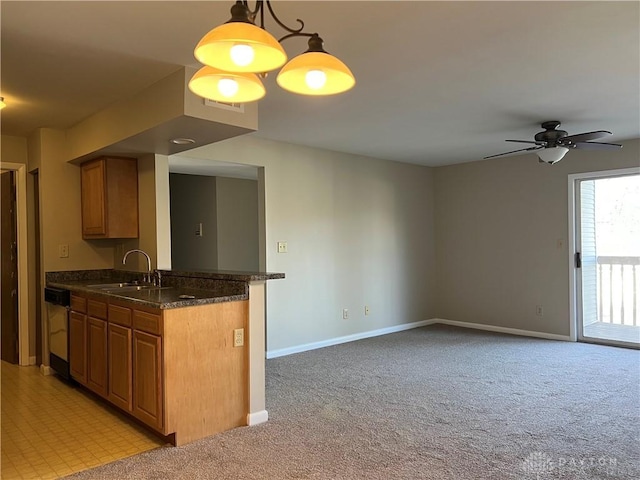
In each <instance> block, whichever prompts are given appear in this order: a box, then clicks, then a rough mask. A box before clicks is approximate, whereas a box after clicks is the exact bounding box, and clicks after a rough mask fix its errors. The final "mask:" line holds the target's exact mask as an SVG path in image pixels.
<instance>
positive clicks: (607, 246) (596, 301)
mask: <svg viewBox="0 0 640 480" xmlns="http://www.w3.org/2000/svg"><path fill="white" fill-rule="evenodd" d="M574 177H576V178H574V191H575V209H574V217H575V230H574V232H575V241H574V248H575V252H574V258H573V265H572V268H573V269H574V278H575V281H576V282H575V284H576V288H575V302H576V314H577V315H576V323H577V325H576V326H577V340H579V341H584V342H592V343H601V344H607V345H619V346H628V347H634V348H640V172H638V169H629V170H623V171H616V172H610V173H607V172H600V173H597V174H583V175H576V176H574Z"/></svg>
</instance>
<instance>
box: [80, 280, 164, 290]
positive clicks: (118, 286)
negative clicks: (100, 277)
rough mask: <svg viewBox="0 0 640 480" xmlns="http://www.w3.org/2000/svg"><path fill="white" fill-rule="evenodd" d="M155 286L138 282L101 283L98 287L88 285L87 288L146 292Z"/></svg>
mask: <svg viewBox="0 0 640 480" xmlns="http://www.w3.org/2000/svg"><path fill="white" fill-rule="evenodd" d="M153 287H154V286H153V285H148V284H139V283H138V282H125V283H100V284H97V285H87V288H96V289H98V290H122V289H125V288H126V289H128V290H144V289H145V288H153Z"/></svg>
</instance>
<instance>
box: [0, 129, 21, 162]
mask: <svg viewBox="0 0 640 480" xmlns="http://www.w3.org/2000/svg"><path fill="white" fill-rule="evenodd" d="M0 148H1V150H0V161H3V162H10V163H24V164H26V163H27V160H28V156H27V139H26V138H24V137H14V136H10V135H2V139H1V140H0Z"/></svg>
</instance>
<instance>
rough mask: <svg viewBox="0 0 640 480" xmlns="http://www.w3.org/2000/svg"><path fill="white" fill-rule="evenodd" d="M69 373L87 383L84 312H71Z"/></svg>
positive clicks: (79, 380)
mask: <svg viewBox="0 0 640 480" xmlns="http://www.w3.org/2000/svg"><path fill="white" fill-rule="evenodd" d="M69 373H70V374H71V377H72V378H74V379H75V380H76V381H77V382H79V383H81V384H82V385H86V384H87V316H86V315H85V314H84V313H82V312H74V311H71V312H70V313H69Z"/></svg>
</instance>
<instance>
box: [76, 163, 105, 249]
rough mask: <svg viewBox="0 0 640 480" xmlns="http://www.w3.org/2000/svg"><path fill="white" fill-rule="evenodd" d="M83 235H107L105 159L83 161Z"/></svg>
mask: <svg viewBox="0 0 640 480" xmlns="http://www.w3.org/2000/svg"><path fill="white" fill-rule="evenodd" d="M81 170H82V176H81V180H82V199H81V201H82V235H83V236H89V237H92V236H105V235H107V233H108V232H107V216H106V209H105V207H106V200H107V199H106V198H105V195H106V178H107V177H106V172H105V162H104V160H95V161H92V162H87V163H83V164H82V167H81Z"/></svg>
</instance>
